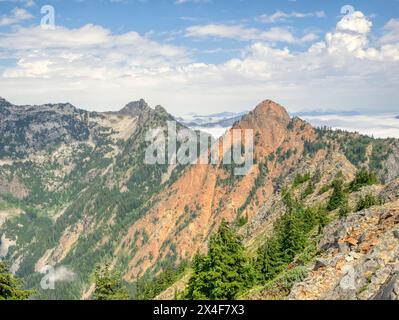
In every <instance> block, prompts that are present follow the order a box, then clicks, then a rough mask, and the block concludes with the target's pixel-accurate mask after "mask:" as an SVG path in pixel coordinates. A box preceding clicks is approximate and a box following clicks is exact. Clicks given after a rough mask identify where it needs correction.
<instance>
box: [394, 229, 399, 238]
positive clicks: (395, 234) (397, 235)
mask: <svg viewBox="0 0 399 320" xmlns="http://www.w3.org/2000/svg"><path fill="white" fill-rule="evenodd" d="M393 236H394V237H395V238H396V239H398V240H399V230H394V231H393Z"/></svg>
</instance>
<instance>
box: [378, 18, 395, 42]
mask: <svg viewBox="0 0 399 320" xmlns="http://www.w3.org/2000/svg"><path fill="white" fill-rule="evenodd" d="M384 30H385V31H386V33H385V34H384V35H383V36H382V37H381V39H380V43H382V44H385V43H393V42H399V20H398V19H391V20H389V21H388V22H387V24H386V25H385V26H384Z"/></svg>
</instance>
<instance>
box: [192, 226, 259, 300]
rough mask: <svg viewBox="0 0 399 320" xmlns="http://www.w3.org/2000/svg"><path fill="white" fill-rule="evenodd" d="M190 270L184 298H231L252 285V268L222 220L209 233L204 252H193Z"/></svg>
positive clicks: (236, 237) (237, 237)
mask: <svg viewBox="0 0 399 320" xmlns="http://www.w3.org/2000/svg"><path fill="white" fill-rule="evenodd" d="M193 269H194V273H193V275H192V277H191V279H190V281H189V283H188V288H187V293H186V297H187V298H188V299H195V300H198V299H216V300H223V299H228V300H231V299H234V298H235V297H236V296H237V294H238V293H239V292H240V291H241V290H243V289H245V288H249V287H250V286H251V285H252V284H253V280H254V271H253V267H252V265H251V264H250V261H249V260H248V258H247V257H246V256H245V249H244V246H243V245H242V243H241V239H240V237H239V236H237V235H236V234H235V233H234V231H233V230H232V229H231V228H230V227H229V225H228V224H227V222H225V221H223V222H222V224H221V226H220V228H219V231H218V232H217V233H216V234H215V235H214V236H212V238H211V240H210V243H209V250H208V254H207V255H205V256H201V255H198V254H197V255H196V257H195V258H194V260H193Z"/></svg>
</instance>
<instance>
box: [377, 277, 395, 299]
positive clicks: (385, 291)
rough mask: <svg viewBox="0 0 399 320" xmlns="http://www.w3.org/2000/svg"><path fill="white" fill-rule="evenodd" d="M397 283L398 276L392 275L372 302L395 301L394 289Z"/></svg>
mask: <svg viewBox="0 0 399 320" xmlns="http://www.w3.org/2000/svg"><path fill="white" fill-rule="evenodd" d="M397 281H398V275H397V274H394V275H392V276H391V277H390V278H389V279H388V280H387V281H386V282H385V283H384V284H383V285H382V286H381V288H380V290H379V291H378V292H377V294H376V295H375V296H374V297H373V298H372V300H392V299H396V294H395V292H394V288H395V285H396V282H397Z"/></svg>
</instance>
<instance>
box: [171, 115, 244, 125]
mask: <svg viewBox="0 0 399 320" xmlns="http://www.w3.org/2000/svg"><path fill="white" fill-rule="evenodd" d="M246 113H247V112H239V113H234V112H221V113H214V114H209V115H198V114H195V113H190V114H187V115H183V116H180V117H177V118H176V120H178V121H179V122H181V123H182V124H184V125H186V126H187V127H190V128H195V127H202V128H217V127H219V128H228V127H231V126H232V125H233V124H234V123H235V122H237V121H240V120H241V118H242V117H243V116H244V115H245V114H246Z"/></svg>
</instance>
